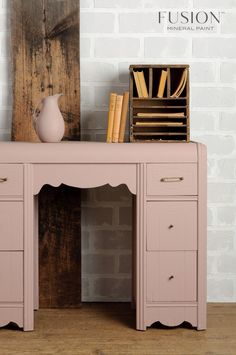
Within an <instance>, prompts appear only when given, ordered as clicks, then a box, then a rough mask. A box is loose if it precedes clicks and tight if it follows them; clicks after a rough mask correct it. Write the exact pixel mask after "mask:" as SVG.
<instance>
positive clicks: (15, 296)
mask: <svg viewBox="0 0 236 355" xmlns="http://www.w3.org/2000/svg"><path fill="white" fill-rule="evenodd" d="M0 285H1V287H0V302H6V303H8V302H23V252H14V251H12V252H4V251H1V252H0Z"/></svg>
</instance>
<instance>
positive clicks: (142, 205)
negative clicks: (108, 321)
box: [136, 164, 146, 330]
mask: <svg viewBox="0 0 236 355" xmlns="http://www.w3.org/2000/svg"><path fill="white" fill-rule="evenodd" d="M145 196H146V166H145V164H138V165H137V199H136V201H137V203H136V328H137V330H146V326H145V302H146V253H145V229H146V228H145V226H146V200H145Z"/></svg>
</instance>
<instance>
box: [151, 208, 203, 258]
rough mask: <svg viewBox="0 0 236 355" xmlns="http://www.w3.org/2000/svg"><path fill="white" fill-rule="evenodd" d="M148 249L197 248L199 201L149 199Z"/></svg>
mask: <svg viewBox="0 0 236 355" xmlns="http://www.w3.org/2000/svg"><path fill="white" fill-rule="evenodd" d="M147 250H150V251H152V250H197V202H196V201H168V202H167V201H160V202H158V201H152V202H151V201H149V202H148V203H147Z"/></svg>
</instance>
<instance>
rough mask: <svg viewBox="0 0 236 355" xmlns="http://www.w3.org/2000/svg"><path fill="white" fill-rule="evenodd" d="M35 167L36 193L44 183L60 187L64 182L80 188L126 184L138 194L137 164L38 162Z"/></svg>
mask: <svg viewBox="0 0 236 355" xmlns="http://www.w3.org/2000/svg"><path fill="white" fill-rule="evenodd" d="M33 169H34V188H33V194H34V195H37V194H38V193H39V192H40V190H41V188H42V187H43V186H44V185H51V186H54V187H58V186H60V185H62V184H65V185H68V186H74V187H78V188H93V187H98V186H104V185H106V184H109V185H110V186H112V187H115V186H119V185H121V184H125V185H126V186H127V187H128V189H129V191H130V192H131V193H132V194H134V195H135V194H136V164H53V165H46V164H36V165H34V167H33Z"/></svg>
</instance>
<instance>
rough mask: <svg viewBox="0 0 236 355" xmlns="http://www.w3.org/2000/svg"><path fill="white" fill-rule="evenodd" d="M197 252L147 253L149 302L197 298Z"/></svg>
mask: <svg viewBox="0 0 236 355" xmlns="http://www.w3.org/2000/svg"><path fill="white" fill-rule="evenodd" d="M196 264H197V254H196V252H194V251H183V252H181V251H177V252H174V251H173V252H148V253H147V302H182V301H185V302H189V301H196V299H197V287H196V284H197V276H196V272H197V269H196V266H197V265H196Z"/></svg>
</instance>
